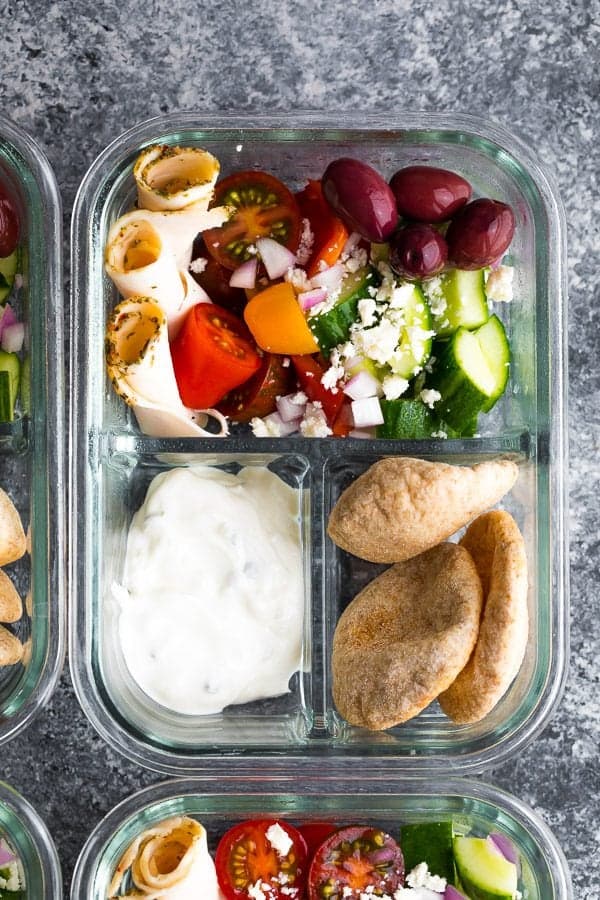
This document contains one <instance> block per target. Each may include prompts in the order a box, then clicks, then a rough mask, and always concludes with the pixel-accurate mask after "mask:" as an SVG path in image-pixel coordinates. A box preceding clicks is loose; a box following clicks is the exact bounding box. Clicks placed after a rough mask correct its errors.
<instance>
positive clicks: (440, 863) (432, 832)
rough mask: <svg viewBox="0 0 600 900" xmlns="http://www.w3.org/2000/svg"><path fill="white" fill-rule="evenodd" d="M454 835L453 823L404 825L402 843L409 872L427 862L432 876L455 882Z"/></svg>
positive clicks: (401, 833)
mask: <svg viewBox="0 0 600 900" xmlns="http://www.w3.org/2000/svg"><path fill="white" fill-rule="evenodd" d="M452 838H453V831H452V822H420V823H418V824H415V825H403V826H402V828H401V829H400V846H401V848H402V853H403V856H404V867H405V869H406V871H407V872H410V871H411V870H412V869H414V868H415V866H418V865H419V863H421V862H426V863H427V868H428V869H429V871H430V872H431V874H432V875H439V876H440V878H445V879H446V881H447V882H448V884H454V880H455V879H454V850H453V845H452Z"/></svg>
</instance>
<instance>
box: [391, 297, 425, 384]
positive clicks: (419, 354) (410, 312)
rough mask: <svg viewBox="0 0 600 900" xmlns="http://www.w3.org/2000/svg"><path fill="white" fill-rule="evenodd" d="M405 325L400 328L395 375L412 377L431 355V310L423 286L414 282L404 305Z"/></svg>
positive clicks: (394, 368)
mask: <svg viewBox="0 0 600 900" xmlns="http://www.w3.org/2000/svg"><path fill="white" fill-rule="evenodd" d="M402 311H403V313H404V325H403V326H402V328H401V329H400V340H399V341H398V353H397V354H396V359H395V361H394V366H393V371H394V374H395V375H400V376H401V377H402V378H407V379H409V380H410V379H411V378H412V377H413V376H414V375H416V374H417V373H418V372H419V371H420V370H421V369H422V368H423V366H424V365H425V363H426V362H427V360H428V359H429V357H430V356H431V331H432V327H431V311H430V309H429V304H428V303H427V300H426V298H425V294H424V293H423V291H422V290H421V288H420V287H419V286H418V285H416V284H413V285H412V293H411V294H410V296H409V297H408V298H407V300H406V301H405V303H404V305H403V306H402Z"/></svg>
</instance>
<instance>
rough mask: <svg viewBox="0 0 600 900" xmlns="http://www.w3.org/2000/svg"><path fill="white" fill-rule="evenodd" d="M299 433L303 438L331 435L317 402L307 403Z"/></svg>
mask: <svg viewBox="0 0 600 900" xmlns="http://www.w3.org/2000/svg"><path fill="white" fill-rule="evenodd" d="M300 432H301V434H303V435H304V437H327V436H328V435H330V434H333V432H332V430H331V428H330V427H329V425H328V424H327V419H326V418H325V413H324V412H323V409H322V407H321V404H320V403H319V402H317V401H315V402H314V403H307V405H306V410H305V412H304V416H303V417H302V420H301V422H300Z"/></svg>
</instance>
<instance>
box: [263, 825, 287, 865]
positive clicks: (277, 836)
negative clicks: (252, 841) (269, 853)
mask: <svg viewBox="0 0 600 900" xmlns="http://www.w3.org/2000/svg"><path fill="white" fill-rule="evenodd" d="M266 835H267V840H268V842H269V843H270V845H271V847H272V848H273V850H275V852H276V853H277V856H280V857H281V858H282V859H283V857H284V856H287V855H288V853H289V852H290V850H291V849H292V845H293V843H294V842H293V840H292V839H291V837H290V836H289V834H288V833H287V831H286V830H285V828H282V827H281V825H280V824H279V822H274V823H273V824H272V825H269V827H268V828H267V831H266Z"/></svg>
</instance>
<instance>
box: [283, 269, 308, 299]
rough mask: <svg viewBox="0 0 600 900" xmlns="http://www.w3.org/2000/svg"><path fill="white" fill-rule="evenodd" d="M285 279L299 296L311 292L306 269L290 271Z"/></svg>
mask: <svg viewBox="0 0 600 900" xmlns="http://www.w3.org/2000/svg"><path fill="white" fill-rule="evenodd" d="M283 277H284V280H285V281H288V282H289V283H290V284H291V285H292V287H293V288H294V289H295V290H296V291H297V292H298V293H299V294H301V293H303V292H304V291H309V290H310V281H309V280H308V276H307V274H306V272H305V271H304V269H296V268H295V269H288V270H287V272H286V273H285V275H284V276H283Z"/></svg>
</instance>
